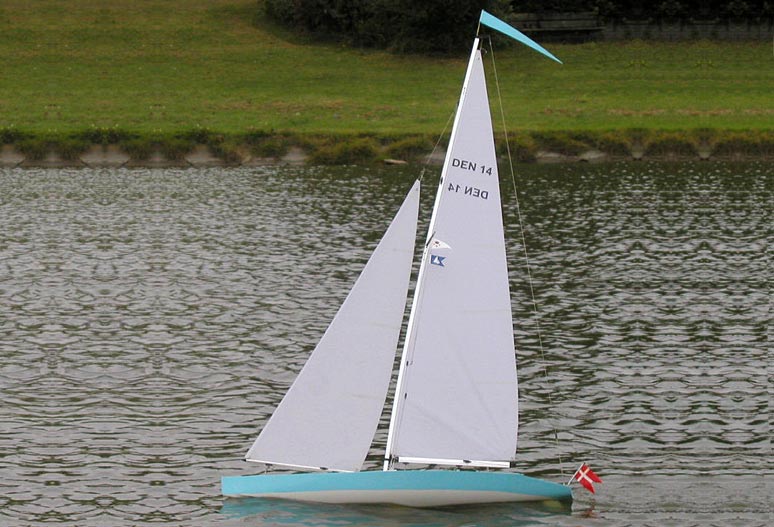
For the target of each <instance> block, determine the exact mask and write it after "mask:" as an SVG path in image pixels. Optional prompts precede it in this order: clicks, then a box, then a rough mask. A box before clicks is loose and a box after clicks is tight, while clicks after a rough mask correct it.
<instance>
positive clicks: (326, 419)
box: [222, 12, 572, 506]
mask: <svg viewBox="0 0 774 527" xmlns="http://www.w3.org/2000/svg"><path fill="white" fill-rule="evenodd" d="M480 21H481V23H482V24H484V25H487V26H489V27H492V28H494V29H497V30H499V31H502V32H504V33H506V34H508V35H510V36H513V37H514V38H517V39H518V40H520V41H521V42H524V43H526V44H527V45H529V46H531V47H533V48H534V49H536V50H538V51H540V52H541V53H544V54H546V55H547V56H549V57H551V58H554V59H555V57H553V55H551V54H550V53H548V52H547V51H545V50H544V49H543V48H541V47H540V46H539V45H538V44H536V43H534V42H533V41H531V40H530V39H528V38H527V37H526V36H524V35H522V34H521V33H519V32H518V31H516V30H515V29H514V28H512V27H510V26H508V25H507V24H505V23H504V22H502V21H500V20H498V19H497V18H495V17H493V16H492V15H489V14H488V13H486V12H482V14H481V19H480ZM555 60H556V59H555ZM418 207H419V182H416V183H415V184H414V186H413V188H412V189H411V190H410V191H409V193H408V196H407V197H406V199H405V201H404V202H403V205H402V206H401V207H400V210H399V211H398V213H397V215H396V216H395V218H394V219H393V221H392V223H391V224H390V226H389V228H388V229H387V232H386V233H385V235H384V237H383V238H382V240H381V241H380V242H379V244H378V245H377V247H376V249H375V250H374V252H373V254H372V256H371V258H370V260H369V261H368V263H367V264H366V266H365V268H364V270H363V272H362V274H361V275H360V277H359V278H358V280H357V282H356V283H355V285H354V286H353V288H352V290H351V292H350V293H349V296H348V297H347V298H346V300H345V301H344V303H343V304H342V306H341V308H340V309H339V311H338V313H337V314H336V316H335V318H334V319H333V321H332V322H331V325H330V326H329V328H328V330H327V331H326V333H325V334H324V335H323V337H322V339H321V340H320V342H319V344H318V345H317V347H316V348H315V350H314V352H313V353H312V355H311V357H310V358H309V360H308V362H307V363H306V365H305V366H304V368H303V369H302V370H301V373H300V374H299V375H298V378H297V379H296V381H295V382H294V384H293V385H292V386H291V388H290V390H289V391H288V393H287V394H286V395H285V398H284V399H283V400H282V402H281V403H280V405H279V406H278V408H277V409H276V411H275V412H274V414H273V415H272V417H271V418H270V419H269V421H268V422H267V424H266V426H265V427H264V429H263V431H262V432H261V434H260V435H259V437H258V439H256V441H255V443H254V444H253V446H252V448H250V450H249V452H248V453H247V460H248V461H256V462H260V463H265V464H271V465H279V466H285V467H292V468H297V469H312V470H317V471H322V472H316V473H302V474H279V475H270V474H265V475H257V476H242V477H224V478H223V480H222V488H223V494H224V495H226V496H259V497H273V498H288V499H298V500H307V501H319V502H331V503H397V504H401V505H409V506H441V505H458V504H467V503H489V502H502V501H529V500H545V499H571V497H572V494H571V491H570V489H569V487H568V486H566V485H561V484H557V483H552V482H548V481H542V480H538V479H534V478H529V477H526V476H523V475H521V474H516V473H511V472H504V471H501V472H494V471H475V470H409V469H405V468H404V467H405V466H406V465H407V464H422V465H434V466H448V467H457V468H459V467H477V468H478V467H481V468H483V467H486V468H508V467H510V466H511V462H512V461H513V456H514V453H515V451H516V438H517V428H518V395H517V394H518V390H517V377H516V362H515V361H516V359H515V351H514V345H513V321H512V317H511V299H510V292H509V288H508V269H507V264H506V254H505V241H504V232H503V220H502V211H501V201H500V187H499V181H498V172H497V158H496V153H495V146H494V137H493V132H492V120H491V116H490V112H489V100H488V97H487V90H486V82H485V78H484V67H483V63H482V57H481V51H480V49H479V39H478V37H477V38H476V39H475V40H474V43H473V50H472V52H471V55H470V60H469V62H468V69H467V73H466V75H465V81H464V84H463V87H462V95H461V97H460V102H459V106H458V109H457V114H456V117H455V122H454V127H453V130H452V135H451V139H450V144H449V148H448V151H447V155H446V160H445V162H444V166H443V170H442V174H441V181H440V185H439V188H438V193H437V195H436V199H435V206H434V208H433V213H432V218H431V220H430V228H429V234H428V239H427V243H426V245H425V250H424V253H423V256H422V262H421V265H420V269H419V276H418V278H417V285H416V290H415V294H414V299H413V303H412V307H411V314H410V316H409V322H408V330H407V334H406V339H405V345H404V348H403V353H402V358H401V362H400V371H399V374H398V380H397V386H396V390H395V398H394V401H393V407H392V416H391V419H390V429H389V433H388V439H387V449H386V454H385V463H384V470H382V471H363V472H360V468H361V466H362V464H363V462H364V460H365V458H366V455H367V454H368V449H369V447H370V445H371V442H372V440H373V436H374V433H375V431H376V428H377V426H378V422H379V417H380V415H381V413H382V408H383V406H384V402H385V399H386V396H387V391H388V387H389V384H390V378H391V374H392V368H393V362H394V355H395V348H396V346H397V342H398V336H399V333H400V329H401V325H402V321H403V312H404V307H405V302H406V298H407V295H408V285H409V277H410V271H411V265H412V258H413V253H414V241H415V237H416V225H417V214H418Z"/></svg>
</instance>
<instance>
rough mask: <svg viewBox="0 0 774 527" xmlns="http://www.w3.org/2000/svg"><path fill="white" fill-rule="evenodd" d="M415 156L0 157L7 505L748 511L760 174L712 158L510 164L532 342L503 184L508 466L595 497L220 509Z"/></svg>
mask: <svg viewBox="0 0 774 527" xmlns="http://www.w3.org/2000/svg"><path fill="white" fill-rule="evenodd" d="M413 176H414V174H413V173H412V171H411V170H405V169H400V168H393V167H391V168H389V169H378V170H377V169H372V170H366V169H355V168H347V169H336V170H323V169H310V168H305V169H293V168H284V169H276V168H266V169H232V170H221V169H204V170H133V171H130V170H100V171H92V170H24V171H21V170H2V171H0V225H2V226H3V229H2V231H0V306H2V307H0V354H1V355H2V357H3V359H2V361H0V393H1V394H2V398H3V404H2V407H0V408H1V409H0V470H2V473H3V476H4V477H3V479H2V481H0V523H3V524H9V525H16V524H23V525H36V524H49V523H51V522H56V523H60V524H71V525H79V526H90V525H95V526H97V525H106V524H131V525H144V524H158V523H166V524H170V525H211V524H213V523H221V524H224V525H242V524H243V523H244V521H245V517H247V521H251V522H253V523H258V524H262V525H287V524H294V525H297V524H309V525H312V524H314V525H331V524H333V523H336V524H339V525H347V524H350V525H362V524H378V525H408V524H411V525H519V524H546V525H577V524H578V523H579V522H581V523H587V522H588V523H599V524H605V525H628V524H654V525H664V524H681V525H686V524H695V525H701V524H707V523H718V524H721V523H722V524H728V523H734V522H737V523H739V524H745V525H748V524H749V525H754V524H761V525H762V524H764V523H765V522H766V519H767V518H768V514H769V513H770V512H771V511H770V504H769V502H768V500H766V499H764V496H765V492H763V489H764V488H765V485H764V484H763V483H762V482H763V481H764V478H765V477H768V476H769V475H770V474H768V473H767V472H766V470H767V469H766V467H765V463H763V462H762V460H765V459H768V457H769V456H770V440H769V427H768V414H769V388H768V376H767V365H768V361H769V359H768V352H769V341H768V335H769V331H770V329H769V328H770V326H771V313H770V280H771V274H770V273H771V271H770V256H769V250H770V249H769V247H770V245H771V239H772V237H771V203H773V202H774V200H772V191H773V190H774V188H773V187H774V178H773V177H772V174H771V172H770V167H767V166H764V165H762V164H722V163H704V164H676V165H651V164H621V165H613V166H563V167H539V166H529V167H521V168H520V169H519V179H518V185H519V193H520V196H521V206H522V214H523V216H524V219H525V236H526V239H527V244H528V247H529V249H530V257H531V260H530V263H531V270H532V274H533V277H534V288H535V293H536V300H537V303H538V304H539V306H540V325H541V328H542V341H543V343H544V347H545V358H544V359H541V351H540V346H539V340H538V338H537V334H536V331H535V316H534V314H533V313H532V311H531V301H530V293H529V287H528V283H527V281H526V267H525V264H524V260H523V256H522V248H521V246H520V244H519V242H520V240H521V235H520V232H519V226H518V224H517V221H516V213H515V207H516V203H515V200H514V198H513V192H512V190H511V189H509V188H508V187H507V186H504V187H503V188H504V195H505V196H506V198H505V204H504V205H505V206H504V208H505V219H506V223H507V229H506V230H507V233H506V234H507V239H508V251H509V262H511V263H510V268H511V288H512V298H513V306H514V312H515V314H516V321H515V328H514V330H515V338H516V344H517V350H518V353H519V367H520V390H521V401H522V402H521V409H520V420H521V425H522V426H521V433H520V439H519V448H520V451H519V459H520V460H521V461H520V465H521V467H520V468H521V469H523V470H524V471H525V472H528V473H532V474H536V475H539V474H544V475H546V476H547V477H551V478H558V477H559V476H558V472H559V468H560V467H559V463H558V460H559V459H561V460H562V462H563V465H564V470H565V471H569V470H571V467H572V466H573V465H575V464H576V463H579V462H580V461H582V460H589V461H592V462H593V465H594V466H595V468H597V469H598V471H599V472H601V473H602V474H603V477H604V478H605V481H606V484H605V485H603V487H602V489H601V492H600V494H598V495H597V497H596V499H595V500H596V501H594V502H590V501H589V500H588V498H587V497H585V496H583V495H582V494H580V493H578V497H579V499H578V500H576V502H575V505H574V509H573V510H572V511H562V510H555V509H550V508H549V509H546V508H540V507H537V508H530V507H527V508H513V507H499V506H498V507H494V508H488V509H471V510H469V511H467V512H451V511H426V512H419V511H410V510H404V509H399V508H398V509H396V508H385V507H382V508H378V507H377V508H368V507H365V508H364V507H354V508H353V507H350V508H347V507H317V506H308V505H303V504H283V503H277V502H271V501H270V500H269V501H266V500H263V501H261V500H253V501H250V500H241V501H240V500H236V501H231V502H226V504H225V507H224V508H223V510H222V512H221V507H222V506H223V500H222V499H221V498H220V496H219V488H218V481H219V477H220V476H221V475H224V474H239V473H248V472H250V470H251V468H252V467H247V466H246V465H245V464H244V463H243V462H242V461H241V458H242V456H243V454H244V452H245V450H246V448H247V447H248V446H249V444H250V443H251V441H252V440H253V438H254V437H255V435H256V433H257V432H258V430H259V429H260V428H261V426H262V424H263V423H264V422H265V420H266V419H267V418H268V416H269V415H270V413H271V411H272V409H273V408H274V407H275V406H276V404H277V403H278V402H279V400H280V398H281V397H282V394H283V393H284V391H285V390H286V389H287V387H288V386H289V385H290V383H291V382H292V381H293V379H294V377H295V375H296V373H297V372H298V370H299V369H300V368H301V366H302V365H303V363H304V361H305V359H306V357H307V356H308V353H309V351H310V350H311V349H312V348H313V346H314V344H315V343H316V341H317V340H318V339H319V337H320V335H321V334H322V332H323V331H324V330H325V327H326V325H327V323H328V321H329V320H330V318H331V317H332V316H333V314H334V313H335V311H336V309H337V308H338V305H339V303H340V302H341V301H342V300H343V298H344V296H345V295H346V293H347V291H348V289H349V287H350V286H351V284H352V281H353V280H354V278H355V276H356V274H357V273H358V271H359V269H360V268H361V266H362V265H363V263H364V262H365V261H366V259H367V258H368V255H369V251H370V249H371V248H372V247H373V245H374V244H375V243H376V241H377V240H378V238H379V237H380V236H381V234H382V232H383V229H384V227H385V225H386V224H387V223H388V222H389V220H390V218H391V216H392V214H393V213H394V211H395V210H396V209H397V207H398V205H399V203H400V201H401V200H402V198H403V195H404V194H405V191H406V189H408V188H409V186H410V182H411V178H412V177H413ZM434 186H435V182H433V181H430V182H429V183H428V184H426V185H425V190H424V195H423V198H422V199H423V202H422V205H423V211H424V212H425V213H427V212H428V211H429V207H430V206H431V202H432V194H433V190H434ZM423 218H424V219H423V220H422V224H421V225H420V233H423V232H424V231H425V230H426V228H427V214H424V215H423ZM544 368H545V370H546V371H547V373H548V375H547V376H544ZM387 420H388V414H387V413H386V412H385V414H384V415H383V417H382V429H381V430H380V431H379V432H378V433H377V436H376V442H375V444H374V448H373V449H372V452H371V454H370V456H369V459H368V462H367V464H368V466H370V467H374V468H375V467H377V466H378V465H379V459H380V457H381V455H382V453H383V448H384V442H385V439H386V437H385V430H384V429H385V428H386V424H387ZM555 430H556V433H557V435H558V441H557V440H556V437H555ZM573 468H574V467H573ZM751 489H753V490H751ZM754 489H759V490H760V491H758V490H754ZM253 520H254V521H253Z"/></svg>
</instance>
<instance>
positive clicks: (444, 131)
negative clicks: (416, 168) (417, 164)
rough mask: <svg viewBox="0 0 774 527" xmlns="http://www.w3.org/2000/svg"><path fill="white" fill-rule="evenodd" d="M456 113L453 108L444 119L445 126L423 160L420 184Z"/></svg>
mask: <svg viewBox="0 0 774 527" xmlns="http://www.w3.org/2000/svg"><path fill="white" fill-rule="evenodd" d="M455 113H457V108H456V107H455V108H454V110H452V112H451V114H450V115H449V118H448V119H446V126H444V127H443V131H442V132H441V135H439V136H438V141H436V142H435V146H434V147H433V150H432V151H431V152H430V154H428V156H427V159H426V160H425V164H424V165H422V171H421V172H420V173H419V182H420V183H422V178H423V177H425V172H426V171H427V167H428V165H429V164H430V160H431V159H433V154H435V151H436V150H437V149H438V145H439V144H441V140H442V139H443V136H444V134H446V130H447V129H448V128H449V123H450V122H451V121H452V119H453V118H454V114H455Z"/></svg>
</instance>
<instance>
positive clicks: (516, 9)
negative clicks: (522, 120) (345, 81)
mask: <svg viewBox="0 0 774 527" xmlns="http://www.w3.org/2000/svg"><path fill="white" fill-rule="evenodd" d="M259 5H263V6H265V10H266V14H267V15H269V17H271V18H273V19H274V20H276V21H278V22H280V23H281V24H284V25H286V26H287V27H290V28H292V29H294V30H302V31H305V32H308V33H311V34H313V35H316V36H318V37H320V38H324V39H337V40H344V41H346V42H347V43H348V44H350V45H355V46H364V47H375V48H383V49H389V50H391V51H397V52H418V53H429V52H440V53H454V52H460V51H463V50H465V49H466V46H467V40H468V37H469V32H470V28H471V27H474V26H475V23H476V20H477V19H478V16H479V13H480V11H481V9H486V10H487V11H489V12H491V13H492V14H494V15H496V16H498V17H500V18H503V19H504V20H506V21H508V20H509V18H511V17H514V16H516V14H518V13H534V14H536V15H538V16H549V15H556V14H559V13H588V14H589V15H592V16H594V17H597V18H598V20H599V23H602V24H604V23H618V22H626V21H641V22H644V23H663V22H668V23H675V22H679V23H694V22H702V23H716V24H723V23H730V22H737V23H738V22H757V23H760V22H762V21H769V22H771V20H772V18H773V17H774V0H731V1H730V2H729V1H720V0H663V1H656V2H652V3H649V2H641V1H634V0H629V1H626V0H619V1H616V0H585V1H584V0H512V1H508V0H423V1H421V2H417V1H416V0H263V1H262V2H259Z"/></svg>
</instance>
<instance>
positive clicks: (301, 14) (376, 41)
mask: <svg viewBox="0 0 774 527" xmlns="http://www.w3.org/2000/svg"><path fill="white" fill-rule="evenodd" d="M264 5H265V9H266V14H267V15H268V16H269V17H271V18H273V19H274V20H277V21H278V22H280V23H282V24H284V25H286V26H289V27H291V28H293V29H301V30H306V31H308V32H310V33H312V34H315V35H318V36H321V37H325V38H335V39H341V40H346V41H348V42H350V43H351V44H354V45H358V46H367V47H378V48H386V49H392V50H395V51H400V52H441V53H450V52H457V51H463V50H467V48H468V46H469V45H470V37H471V36H472V34H473V30H474V29H475V28H476V23H477V21H478V16H479V13H480V12H481V9H482V8H483V9H486V10H488V11H490V12H492V13H494V14H503V13H505V12H506V11H507V6H508V2H507V1H505V0H425V1H423V2H416V1H414V0H265V3H264Z"/></svg>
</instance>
